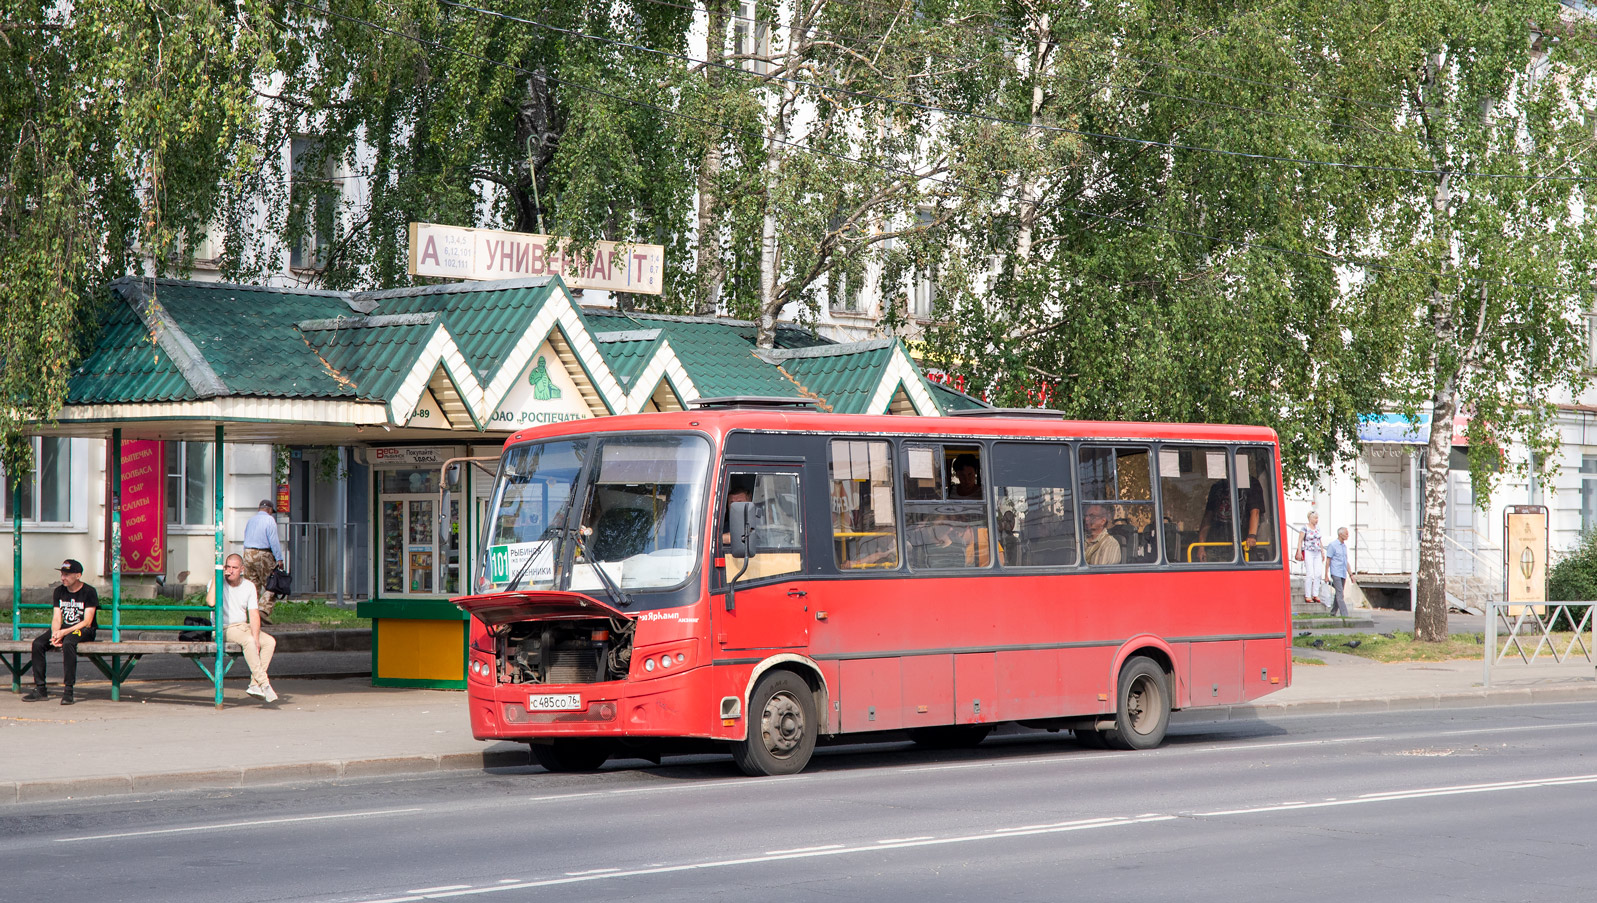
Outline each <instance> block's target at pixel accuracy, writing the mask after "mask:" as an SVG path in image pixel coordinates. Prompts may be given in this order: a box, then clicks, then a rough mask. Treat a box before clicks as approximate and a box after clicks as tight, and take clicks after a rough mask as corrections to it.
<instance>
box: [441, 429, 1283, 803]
mask: <svg viewBox="0 0 1597 903" xmlns="http://www.w3.org/2000/svg"><path fill="white" fill-rule="evenodd" d="M789 404H790V406H787V407H784V406H782V405H780V404H777V403H776V401H775V400H766V403H764V404H761V403H757V402H756V401H755V400H735V399H728V400H714V401H709V402H704V403H701V406H699V407H698V408H696V409H694V410H690V411H687V412H678V413H660V414H638V415H629V416H618V417H609V418H601V419H595V420H584V421H576V422H570V423H562V424H555V425H549V426H541V427H538V428H536V429H529V430H525V431H522V432H520V433H517V434H515V435H514V436H512V437H511V438H510V439H509V441H508V442H507V443H506V445H505V450H504V456H503V458H502V460H501V463H500V468H499V475H498V479H497V481H496V483H495V487H494V490H493V496H492V500H491V503H490V508H489V511H490V512H491V514H490V517H489V519H488V523H486V524H485V537H484V538H485V542H484V544H483V550H484V551H483V560H482V561H481V562H480V566H479V569H478V574H479V576H478V578H477V584H476V586H475V587H474V589H475V590H476V594H475V595H471V596H465V597H462V598H459V599H456V600H455V603H456V604H457V605H458V606H459V607H460V608H462V609H463V610H465V611H466V612H469V613H470V614H471V616H472V623H471V630H470V640H469V650H468V655H469V665H468V671H469V674H468V681H467V686H468V695H469V698H470V707H471V725H472V732H473V734H474V735H475V736H477V737H478V738H480V739H508V740H520V741H525V742H528V743H530V744H531V745H532V750H533V754H534V757H535V758H536V759H537V761H538V762H539V763H540V764H542V765H544V766H545V767H546V768H549V769H550V770H560V771H570V770H587V769H592V768H597V767H598V766H599V765H600V764H602V763H603V762H604V761H605V760H606V759H607V758H609V757H610V756H611V755H614V754H616V753H617V752H619V751H620V749H622V748H623V747H627V748H632V749H642V750H643V751H644V752H645V754H647V750H648V749H649V748H650V745H651V744H655V746H656V748H659V747H660V746H664V745H666V744H665V741H666V740H667V739H668V738H696V739H697V740H698V741H700V742H703V741H718V742H720V743H723V744H725V745H726V746H727V747H729V748H730V750H731V752H732V754H733V757H734V758H735V760H736V761H737V764H738V766H739V767H740V768H742V769H743V770H744V771H745V772H747V773H750V774H789V773H793V772H797V771H799V770H801V769H802V768H803V767H804V766H805V764H806V763H807V762H808V761H809V758H810V755H811V752H812V751H813V749H814V747H815V744H816V741H817V740H818V739H820V738H822V737H833V736H836V735H843V734H850V735H860V734H866V733H874V732H887V731H894V732H902V731H907V732H908V734H909V736H910V737H911V738H913V739H914V740H916V741H917V742H920V743H923V744H931V745H957V744H972V743H977V742H980V741H981V739H982V738H983V737H985V736H986V734H987V733H988V732H989V731H990V730H991V729H992V727H993V726H994V725H995V724H997V723H1000V722H1020V723H1022V724H1024V725H1029V726H1036V727H1043V728H1048V729H1052V730H1060V729H1069V730H1071V731H1073V732H1074V733H1075V734H1076V736H1077V737H1078V739H1080V741H1081V742H1083V743H1085V744H1088V745H1093V746H1109V747H1116V748H1125V749H1142V748H1148V747H1153V746H1157V745H1158V744H1160V743H1161V742H1163V739H1164V736H1165V730H1166V727H1167V725H1168V724H1169V716H1170V711H1171V710H1172V709H1184V708H1196V707H1202V706H1215V705H1226V704H1232V703H1240V702H1243V701H1246V700H1249V699H1254V698H1256V697H1259V696H1262V695H1264V694H1266V693H1269V692H1272V691H1274V690H1277V689H1280V688H1282V687H1285V686H1287V685H1288V683H1289V682H1290V678H1291V655H1290V642H1291V636H1290V634H1291V631H1290V626H1291V624H1290V617H1291V614H1290V608H1291V603H1290V594H1289V589H1288V577H1287V570H1286V566H1285V563H1284V561H1283V556H1282V554H1281V553H1282V550H1283V549H1285V548H1286V542H1285V537H1286V534H1285V527H1284V524H1283V522H1282V519H1281V511H1282V504H1283V502H1282V496H1281V481H1280V460H1279V454H1278V449H1277V446H1276V437H1275V434H1274V432H1272V431H1271V430H1268V429H1264V428H1260V427H1244V426H1204V425H1191V424H1142V423H1089V422H1070V421H1066V420H1064V419H1063V418H1062V417H1061V416H1059V415H1057V414H1053V415H1052V416H1051V417H1046V416H1037V414H1038V412H1035V411H1032V412H1003V411H981V412H974V413H976V414H978V415H979V416H970V417H902V416H888V415H883V416H864V415H833V414H825V413H820V412H815V411H812V410H803V409H799V408H798V407H796V406H791V403H789Z"/></svg>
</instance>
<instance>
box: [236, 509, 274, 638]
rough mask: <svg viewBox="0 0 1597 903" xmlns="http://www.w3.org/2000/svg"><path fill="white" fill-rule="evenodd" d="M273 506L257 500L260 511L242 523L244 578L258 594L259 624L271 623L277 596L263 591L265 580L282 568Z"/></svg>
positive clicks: (264, 589)
mask: <svg viewBox="0 0 1597 903" xmlns="http://www.w3.org/2000/svg"><path fill="white" fill-rule="evenodd" d="M276 511H277V506H276V505H274V504H272V501H271V500H270V499H261V504H260V510H259V511H256V512H255V515H254V516H253V517H251V518H250V519H249V520H248V521H247V522H246V523H245V524H244V576H245V577H246V578H248V579H249V581H250V582H251V583H253V584H255V588H256V590H257V591H258V592H259V593H260V612H261V623H262V624H270V623H272V603H274V602H276V601H277V597H276V596H275V595H273V594H272V593H269V592H267V591H266V578H267V576H268V575H270V574H271V573H272V568H274V567H282V566H283V541H282V540H281V539H278V538H277V514H276Z"/></svg>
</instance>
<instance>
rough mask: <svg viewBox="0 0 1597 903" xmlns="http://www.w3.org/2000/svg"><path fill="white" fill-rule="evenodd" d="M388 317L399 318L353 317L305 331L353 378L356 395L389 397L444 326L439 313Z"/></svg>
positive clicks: (335, 366)
mask: <svg viewBox="0 0 1597 903" xmlns="http://www.w3.org/2000/svg"><path fill="white" fill-rule="evenodd" d="M385 319H389V320H392V319H398V318H383V317H377V318H372V319H371V320H364V321H363V320H352V321H350V323H349V325H344V326H340V327H338V328H332V329H315V328H306V329H302V332H303V334H304V336H305V340H306V341H307V342H308V343H309V344H310V345H311V347H312V348H314V349H315V350H316V352H317V353H318V354H319V355H320V356H321V358H322V360H324V361H326V362H327V364H328V365H329V366H331V367H332V368H333V369H335V370H337V371H338V373H339V375H340V376H342V377H343V378H345V379H347V380H349V381H350V388H351V389H352V390H353V392H354V394H355V396H356V397H358V398H362V399H372V400H380V401H390V400H392V399H393V397H394V393H396V392H397V391H399V387H400V385H401V384H402V383H403V382H404V381H405V377H407V376H409V375H410V372H411V370H412V369H413V368H414V367H415V366H416V361H417V359H418V358H420V356H421V352H422V350H423V349H424V348H425V347H426V346H427V343H428V341H430V340H431V339H432V336H433V333H435V332H437V331H438V330H439V329H442V328H443V327H442V325H441V324H440V323H439V322H438V319H437V317H429V318H426V319H425V320H423V321H421V322H402V323H392V322H389V323H384V322H382V321H383V320H385ZM302 325H303V324H302Z"/></svg>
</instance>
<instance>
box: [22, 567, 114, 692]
mask: <svg viewBox="0 0 1597 903" xmlns="http://www.w3.org/2000/svg"><path fill="white" fill-rule="evenodd" d="M99 605H100V594H99V593H97V592H95V589H94V587H92V586H90V585H88V584H87V583H84V582H83V565H81V564H79V563H78V562H77V561H76V560H75V559H72V558H68V559H67V560H66V561H63V562H61V585H60V586H58V587H56V588H55V611H54V612H53V613H52V614H51V615H50V629H49V630H46V631H45V632H44V633H41V634H39V635H38V636H37V637H35V638H34V640H33V689H32V690H29V691H28V693H27V694H26V695H24V696H23V697H22V701H23V702H38V701H39V700H41V699H49V698H50V691H49V690H48V689H47V688H46V687H45V685H44V653H45V650H47V649H49V648H50V647H51V646H55V647H57V648H59V649H60V650H61V704H62V705H71V704H72V685H73V684H75V683H77V680H78V642H79V641H80V640H81V641H84V642H93V641H94V633H95V624H94V611H95V609H96V608H98V607H99Z"/></svg>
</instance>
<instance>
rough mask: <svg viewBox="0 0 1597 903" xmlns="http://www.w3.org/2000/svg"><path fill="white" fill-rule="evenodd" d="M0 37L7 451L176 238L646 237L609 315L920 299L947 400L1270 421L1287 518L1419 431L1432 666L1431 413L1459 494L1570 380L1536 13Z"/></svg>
mask: <svg viewBox="0 0 1597 903" xmlns="http://www.w3.org/2000/svg"><path fill="white" fill-rule="evenodd" d="M0 3H4V4H5V6H4V9H5V12H6V15H5V17H4V20H3V25H0V52H3V53H4V54H5V55H6V66H5V67H4V69H3V71H0V80H3V81H0V117H3V118H4V124H5V126H6V130H5V133H4V137H0V142H4V143H3V144H0V148H3V149H4V150H5V152H6V158H5V159H6V165H7V171H6V178H5V181H4V182H3V184H0V204H3V206H0V242H3V245H0V264H3V267H0V290H3V291H4V297H5V298H6V299H7V301H6V302H5V303H6V304H7V305H8V316H7V317H6V318H5V323H4V325H3V327H0V329H3V330H4V331H3V333H0V336H3V341H4V343H5V344H4V347H3V349H0V353H3V354H4V355H5V358H6V361H7V367H6V369H5V377H4V378H5V379H6V380H7V383H6V386H5V392H6V397H7V398H8V399H9V400H10V402H11V404H10V406H9V407H8V408H7V409H6V411H5V413H4V414H0V417H3V418H6V419H4V420H0V431H3V436H4V437H13V436H15V435H17V426H18V424H20V423H23V422H27V421H36V420H43V419H47V418H48V417H49V416H50V414H51V413H53V411H54V410H55V408H56V407H57V406H59V404H60V401H61V396H62V392H63V391H64V386H65V381H66V376H67V374H68V373H69V368H70V360H71V354H70V353H69V352H68V353H63V350H64V349H67V348H69V347H70V340H71V339H73V338H74V337H81V335H82V330H81V329H80V328H78V327H80V326H81V325H82V324H83V321H84V320H85V314H86V312H88V311H90V310H91V309H92V306H91V305H90V299H91V298H92V295H93V289H94V287H95V286H98V285H101V284H103V283H104V282H105V281H107V280H108V279H109V278H111V277H114V276H116V275H119V274H121V273H125V272H129V271H135V270H138V269H139V268H140V267H141V266H143V264H141V263H140V261H141V260H144V259H148V260H149V261H151V262H150V263H149V264H148V266H149V267H151V268H153V269H154V270H156V271H166V270H176V271H182V270H183V269H184V268H185V267H186V266H187V265H188V255H189V253H190V250H191V249H192V247H193V245H194V244H195V242H196V240H197V239H198V238H199V237H200V236H201V235H202V234H205V233H209V234H211V235H212V236H213V237H216V236H220V237H221V238H222V239H223V248H224V250H223V253H222V255H221V259H220V266H221V269H222V273H223V275H224V276H226V277H229V278H234V279H240V280H252V279H265V278H269V277H276V276H278V275H279V274H281V273H282V271H283V270H284V268H285V266H286V265H287V264H289V262H290V261H295V262H297V263H298V264H299V267H298V268H297V269H295V270H294V276H295V277H296V278H298V279H300V280H301V281H303V282H305V283H308V284H316V285H320V286H325V287H335V288H344V287H393V286H398V285H403V284H406V283H408V282H410V281H411V279H412V277H410V276H408V275H407V274H406V243H407V225H408V224H409V223H410V222H414V221H429V222H441V223H451V224H457V225H483V226H492V227H498V228H508V229H514V230H518V231H537V232H545V233H554V234H561V235H567V236H571V237H573V238H574V239H575V240H576V242H577V243H578V245H579V246H581V245H583V244H586V243H589V242H592V241H594V240H597V239H609V240H617V241H629V240H640V241H650V242H656V243H659V244H663V245H665V246H666V261H667V272H666V275H665V294H664V295H663V296H662V297H660V298H658V299H637V298H634V299H629V303H648V304H650V305H652V306H653V307H655V308H656V309H659V310H663V311H668V312H691V311H699V312H711V311H718V312H729V313H734V314H737V315H740V316H745V317H749V318H751V319H754V320H756V321H758V323H759V324H760V328H759V338H760V340H761V341H763V342H769V341H770V340H771V337H772V334H773V330H772V325H773V323H774V321H775V318H777V317H778V316H787V317H796V318H798V319H801V320H802V319H806V318H809V317H812V316H813V315H814V312H815V311H816V310H817V309H818V308H819V307H820V306H821V305H824V304H827V303H829V302H830V301H832V300H833V299H834V298H835V296H836V295H837V293H838V292H839V291H840V290H842V288H843V286H844V285H845V284H846V285H848V286H849V287H850V290H852V287H854V286H857V285H859V284H861V283H862V282H864V281H865V280H866V279H867V277H869V278H870V279H871V280H872V284H871V287H872V288H873V289H874V290H875V293H876V294H877V296H878V297H879V298H880V299H881V302H882V325H883V328H885V329H887V330H899V329H900V328H903V327H908V326H910V325H912V324H910V323H909V322H908V321H909V320H910V310H909V307H910V298H911V296H912V294H913V292H914V286H915V285H917V284H927V283H929V282H931V281H935V284H936V287H937V294H938V300H937V304H938V306H937V309H936V311H935V314H936V316H935V317H934V318H933V319H934V320H935V321H936V324H935V325H933V326H931V327H930V328H929V330H928V334H927V336H926V338H927V342H926V346H925V347H926V349H927V354H928V355H929V357H930V358H931V360H932V362H933V363H934V364H938V365H940V366H941V367H943V368H944V369H945V370H947V371H948V372H950V373H953V374H957V375H958V376H960V377H961V378H963V380H964V385H965V387H966V388H968V389H972V390H974V391H977V392H979V393H980V394H984V395H986V396H987V397H988V398H989V399H990V400H992V401H994V402H998V403H1003V404H1029V403H1043V404H1046V405H1048V406H1051V407H1057V408H1061V409H1063V410H1065V411H1066V412H1067V413H1069V414H1071V415H1073V416H1077V417H1084V418H1105V419H1160V420H1190V421H1209V422H1239V423H1260V424H1266V425H1269V426H1272V427H1274V428H1275V429H1276V430H1277V432H1278V433H1279V434H1280V436H1281V439H1282V450H1283V457H1284V463H1285V466H1286V470H1287V475H1288V477H1289V479H1291V480H1293V481H1294V482H1297V483H1300V484H1301V483H1302V482H1304V481H1306V480H1309V479H1311V478H1313V477H1314V476H1316V475H1317V474H1319V473H1323V472H1324V471H1325V470H1326V469H1327V468H1329V467H1330V466H1332V465H1333V464H1335V463H1337V462H1338V461H1340V460H1343V459H1346V458H1347V457H1349V456H1350V455H1352V454H1353V453H1354V452H1355V451H1356V448H1357V442H1356V430H1357V422H1358V417H1359V415H1361V414H1366V413H1371V412H1375V411H1378V410H1382V409H1386V408H1391V407H1394V406H1395V407H1396V408H1397V409H1399V410H1402V411H1404V412H1406V413H1409V414H1411V415H1412V416H1414V417H1415V418H1416V419H1419V420H1427V421H1429V422H1430V423H1431V424H1432V429H1431V441H1432V446H1433V447H1432V449H1431V454H1430V462H1431V465H1432V471H1431V473H1430V474H1429V475H1428V478H1427V524H1428V525H1431V526H1430V527H1428V529H1427V533H1426V537H1427V538H1426V540H1425V546H1424V556H1425V562H1426V564H1425V567H1426V568H1427V569H1429V570H1427V571H1426V574H1427V575H1428V576H1426V577H1425V578H1424V579H1423V580H1422V586H1423V587H1424V589H1423V591H1422V593H1421V596H1422V598H1421V600H1420V602H1421V605H1420V607H1421V609H1423V611H1424V613H1425V614H1424V618H1425V622H1424V630H1423V631H1422V634H1424V635H1430V632H1434V630H1435V628H1436V624H1437V622H1436V619H1435V617H1433V615H1434V613H1435V608H1436V605H1437V604H1439V600H1440V599H1441V596H1440V590H1439V588H1438V587H1439V586H1440V584H1439V579H1440V577H1439V575H1440V572H1439V567H1440V552H1439V548H1440V546H1439V544H1440V542H1441V539H1440V537H1441V533H1440V523H1441V520H1440V517H1441V512H1443V511H1444V510H1445V509H1444V508H1443V507H1442V506H1443V505H1444V503H1445V499H1443V498H1442V496H1441V495H1440V493H1441V491H1442V490H1441V487H1442V485H1443V481H1445V477H1446V474H1445V470H1443V468H1445V466H1446V460H1447V458H1448V457H1449V454H1448V453H1449V452H1450V445H1451V442H1452V424H1453V413H1454V412H1462V413H1465V414H1467V415H1468V416H1469V421H1468V422H1469V426H1468V430H1469V438H1470V449H1471V461H1472V465H1473V472H1474V473H1475V474H1476V475H1477V479H1478V482H1479V485H1478V489H1479V490H1480V492H1479V493H1478V498H1481V499H1484V498H1485V497H1486V491H1487V490H1488V489H1489V488H1490V486H1489V481H1490V479H1491V476H1490V475H1491V474H1493V473H1496V472H1497V469H1498V465H1499V464H1501V463H1502V462H1501V461H1500V460H1499V459H1500V457H1501V454H1500V451H1499V450H1500V449H1501V448H1503V447H1505V446H1506V444H1508V443H1509V442H1510V441H1513V440H1516V439H1517V440H1524V441H1527V442H1529V443H1530V444H1531V446H1532V447H1533V448H1536V449H1539V450H1542V451H1544V452H1545V451H1546V450H1547V449H1548V448H1549V447H1550V442H1551V440H1552V434H1551V432H1550V428H1549V423H1550V418H1549V416H1548V414H1549V408H1548V403H1549V401H1548V400H1549V397H1550V396H1549V393H1550V392H1552V391H1573V390H1576V389H1578V388H1579V387H1580V386H1581V385H1583V382H1582V379H1583V372H1582V364H1583V363H1584V355H1583V353H1582V352H1581V351H1580V349H1579V348H1578V346H1579V344H1580V342H1581V341H1582V338H1581V336H1582V333H1581V328H1582V321H1581V315H1582V313H1583V312H1584V310H1585V305H1586V304H1587V303H1588V299H1587V297H1586V296H1587V294H1589V292H1590V289H1591V281H1592V275H1593V274H1592V268H1591V250H1592V249H1591V246H1590V245H1591V241H1592V230H1591V229H1590V228H1589V225H1588V224H1587V222H1586V213H1585V210H1586V194H1587V191H1586V186H1587V184H1588V183H1587V182H1586V181H1585V180H1586V179H1587V178H1589V177H1591V173H1590V166H1589V160H1590V158H1591V151H1592V143H1593V142H1592V132H1591V122H1592V121H1593V116H1594V106H1597V104H1594V86H1593V79H1592V70H1591V64H1590V59H1589V54H1590V49H1591V47H1592V41H1593V40H1594V39H1593V37H1592V35H1591V34H1590V27H1589V23H1588V22H1586V21H1585V20H1581V19H1579V18H1578V17H1576V16H1575V14H1573V13H1571V12H1570V11H1569V10H1567V9H1566V8H1564V7H1562V6H1561V5H1560V4H1559V3H1558V2H1557V0H1530V2H1526V3H1516V4H1501V3H1499V4H1481V3H1471V2H1465V0H1437V2H1433V3H1425V4H1415V3H1397V2H1390V0H1385V2H1374V3H1362V4H1349V3H1343V2H1332V0H1240V2H1225V3H1221V2H1214V0H1197V2H1193V0H1121V2H1116V3H1103V2H1097V0H1088V2H1072V3H1063V2H1060V0H921V2H918V3H916V4H907V3H900V2H896V0H804V2H788V3H760V4H756V5H754V6H753V7H752V10H751V7H750V5H749V4H743V3H733V2H731V0H706V2H705V3H704V5H703V6H697V5H694V4H681V3H668V2H664V0H607V2H597V0H550V2H548V3H546V4H544V5H542V6H540V7H537V8H536V9H534V8H532V7H529V6H527V5H525V4H517V3H509V2H505V0H474V2H470V3H467V2H460V0H382V2H376V0H235V2H232V3H230V4H218V3H216V2H213V0H161V2H156V3H132V2H128V0H86V2H83V3H74V4H71V5H69V6H62V5H60V4H46V3H42V2H38V0H35V2H23V0H0ZM313 239H314V240H315V241H314V244H313V243H312V240H313ZM13 364H15V365H16V366H13ZM13 445H14V443H13ZM1543 458H1544V459H1545V455H1544V456H1543ZM1442 623H1443V624H1444V625H1445V609H1444V610H1443V612H1442Z"/></svg>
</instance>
